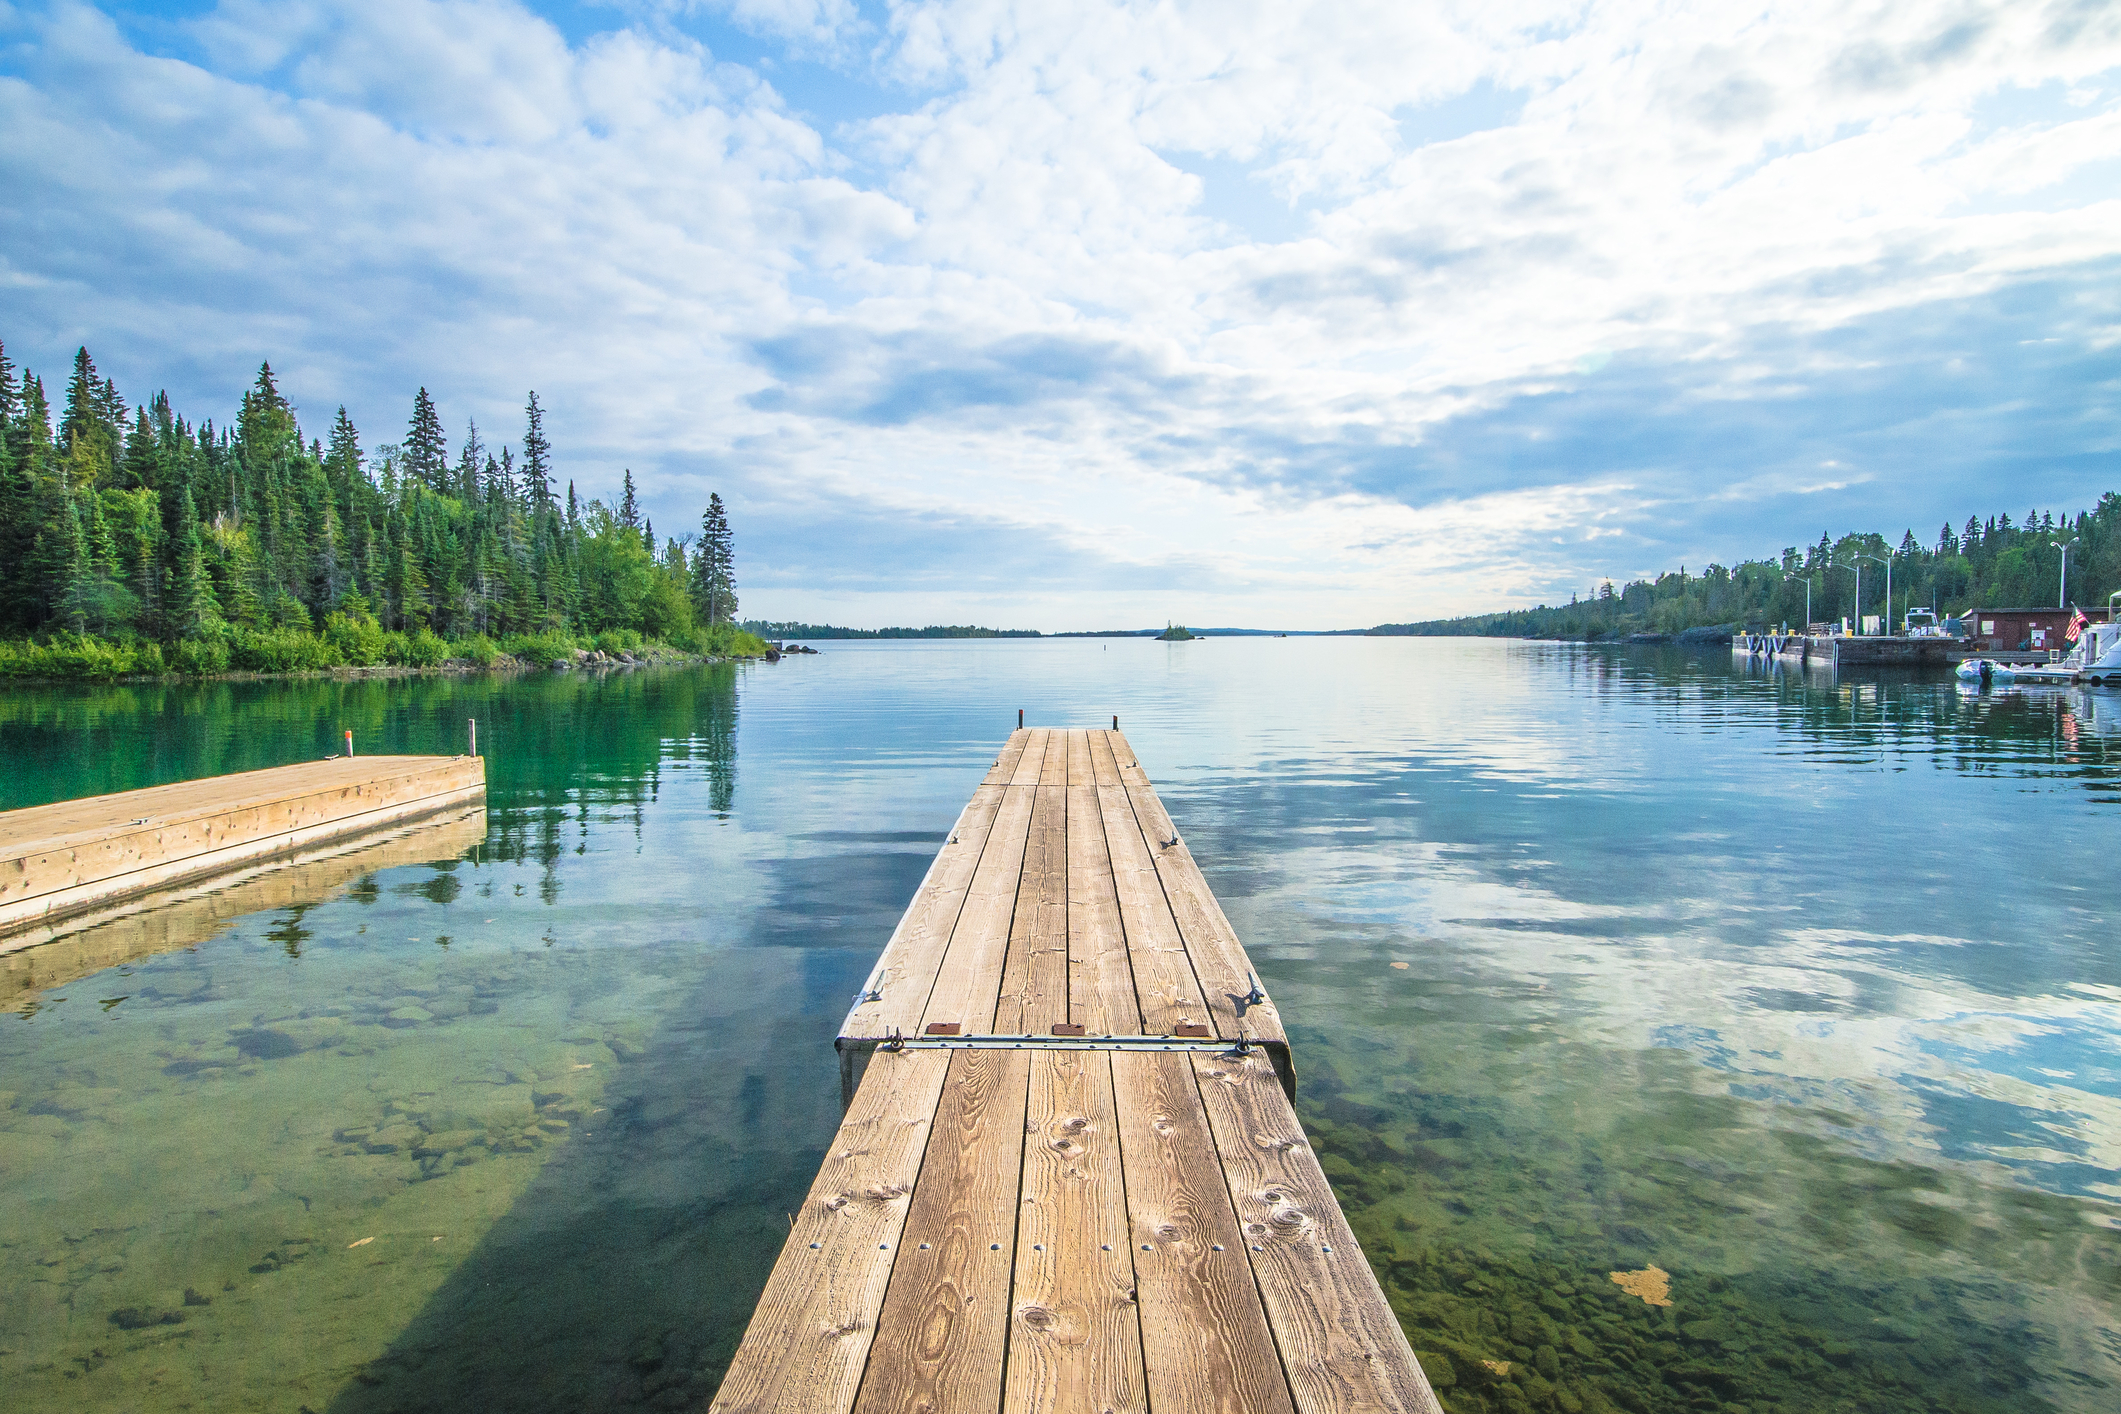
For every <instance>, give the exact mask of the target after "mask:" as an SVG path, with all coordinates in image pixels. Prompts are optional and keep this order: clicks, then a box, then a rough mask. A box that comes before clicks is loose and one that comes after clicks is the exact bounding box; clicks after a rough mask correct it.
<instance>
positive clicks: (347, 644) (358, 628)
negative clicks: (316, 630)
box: [324, 613, 383, 668]
mask: <svg viewBox="0 0 2121 1414" xmlns="http://www.w3.org/2000/svg"><path fill="white" fill-rule="evenodd" d="M324 637H325V640H326V641H327V642H329V643H330V644H331V646H332V648H333V649H335V650H336V651H337V652H338V655H339V660H340V661H341V662H344V663H350V664H352V665H353V666H354V667H357V668H372V667H374V666H375V665H376V664H378V663H380V662H382V661H383V627H382V625H381V624H378V623H377V622H376V621H375V620H374V619H372V618H370V617H369V616H368V615H367V614H364V613H340V614H332V615H330V616H329V617H327V618H326V619H325V620H324Z"/></svg>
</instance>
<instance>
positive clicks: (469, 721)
mask: <svg viewBox="0 0 2121 1414" xmlns="http://www.w3.org/2000/svg"><path fill="white" fill-rule="evenodd" d="M464 722H465V725H466V726H468V727H469V728H470V729H471V750H470V751H469V752H467V753H466V754H467V755H471V756H476V755H478V754H479V719H478V718H477V717H466V718H465V719H464Z"/></svg>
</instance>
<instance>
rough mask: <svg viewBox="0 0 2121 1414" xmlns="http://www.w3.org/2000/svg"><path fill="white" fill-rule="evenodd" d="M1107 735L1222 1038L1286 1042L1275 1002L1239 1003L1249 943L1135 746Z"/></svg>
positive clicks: (1247, 967)
mask: <svg viewBox="0 0 2121 1414" xmlns="http://www.w3.org/2000/svg"><path fill="white" fill-rule="evenodd" d="M1107 735H1108V736H1109V737H1110V738H1111V741H1112V749H1113V753H1114V755H1115V756H1116V757H1117V758H1118V761H1119V772H1120V778H1121V779H1122V780H1123V781H1125V782H1126V786H1127V794H1128V797H1129V798H1130V799H1132V800H1133V802H1134V812H1135V815H1136V816H1137V817H1138V818H1139V819H1140V821H1141V824H1142V828H1143V829H1144V830H1145V831H1146V832H1147V833H1148V835H1149V838H1150V844H1151V846H1152V848H1151V854H1152V855H1153V857H1154V858H1155V861H1156V873H1157V877H1158V879H1159V880H1161V881H1162V883H1163V886H1164V897H1165V898H1166V899H1168V900H1169V901H1170V904H1171V914H1172V916H1173V917H1174V918H1176V919H1177V920H1178V932H1179V936H1180V937H1181V938H1183V939H1185V943H1186V953H1187V956H1188V957H1189V958H1191V959H1192V963H1193V974H1194V976H1196V977H1197V978H1199V979H1200V989H1201V993H1202V996H1203V999H1204V1000H1205V1001H1206V1003H1207V1006H1208V1010H1209V1013H1210V1015H1211V1016H1212V1017H1213V1025H1214V1027H1215V1031H1216V1034H1217V1035H1219V1036H1230V1037H1237V1036H1251V1037H1253V1038H1255V1039H1258V1040H1262V1041H1278V1042H1285V1041H1286V1040H1287V1039H1288V1038H1287V1036H1286V1035H1285V1034H1284V1033H1283V1031H1282V1027H1281V1017H1280V1016H1279V1015H1278V1014H1277V1013H1276V1011H1275V1008H1274V1003H1273V1002H1271V1001H1269V1002H1265V1003H1262V1004H1260V1005H1258V1006H1248V1005H1246V1004H1245V1003H1243V1002H1241V1001H1240V1000H1239V998H1241V997H1243V996H1244V995H1245V994H1246V993H1247V992H1248V991H1250V990H1251V983H1250V982H1249V981H1248V980H1247V974H1249V973H1251V972H1252V970H1253V969H1252V962H1251V959H1250V958H1248V957H1246V956H1245V949H1244V945H1243V944H1241V943H1240V942H1238V940H1237V932H1236V930H1235V929H1233V928H1232V927H1231V926H1230V920H1229V919H1228V918H1226V917H1225V916H1224V915H1223V910H1222V905H1221V904H1219V903H1217V902H1216V901H1215V894H1214V892H1213V891H1212V890H1211V889H1209V887H1208V881H1207V879H1206V878H1205V877H1204V876H1203V875H1202V874H1201V872H1200V866H1199V865H1198V864H1196V863H1195V862H1194V860H1193V854H1192V852H1191V851H1190V850H1188V849H1187V848H1186V842H1185V841H1184V840H1183V839H1180V838H1178V828H1177V826H1175V825H1173V824H1172V823H1171V816H1170V815H1169V813H1167V812H1166V811H1165V809H1164V805H1163V802H1162V801H1161V800H1159V799H1157V796H1156V791H1155V789H1154V787H1152V786H1151V785H1150V784H1149V777H1148V775H1147V774H1146V773H1145V772H1144V771H1143V770H1142V769H1141V765H1140V763H1139V762H1137V761H1136V760H1135V759H1134V748H1133V747H1132V746H1130V745H1128V744H1127V740H1126V736H1125V735H1124V734H1123V733H1120V732H1110V733H1107Z"/></svg>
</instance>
